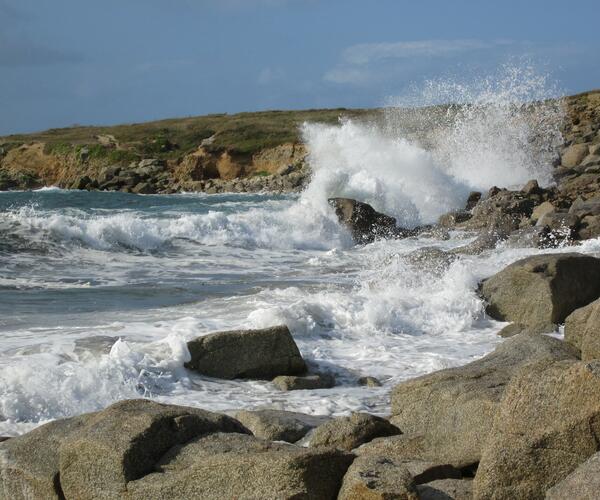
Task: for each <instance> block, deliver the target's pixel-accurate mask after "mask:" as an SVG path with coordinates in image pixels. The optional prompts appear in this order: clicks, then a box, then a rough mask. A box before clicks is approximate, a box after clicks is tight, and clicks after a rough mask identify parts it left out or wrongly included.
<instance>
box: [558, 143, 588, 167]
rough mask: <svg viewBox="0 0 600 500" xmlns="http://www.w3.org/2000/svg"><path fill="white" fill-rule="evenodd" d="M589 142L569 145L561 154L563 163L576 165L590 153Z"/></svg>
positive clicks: (564, 164) (570, 165) (567, 165)
mask: <svg viewBox="0 0 600 500" xmlns="http://www.w3.org/2000/svg"><path fill="white" fill-rule="evenodd" d="M588 153H589V147H588V145H587V144H573V145H571V146H569V147H567V148H566V149H565V150H564V151H563V153H562V155H561V163H562V165H563V166H565V167H567V168H568V167H575V166H577V165H579V164H580V163H581V162H582V160H583V159H584V158H585V157H586V156H587V155H588Z"/></svg>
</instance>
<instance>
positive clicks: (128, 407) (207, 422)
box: [37, 400, 248, 500]
mask: <svg viewBox="0 0 600 500" xmlns="http://www.w3.org/2000/svg"><path fill="white" fill-rule="evenodd" d="M214 432H236V433H244V432H248V431H247V430H246V429H245V428H244V427H243V426H242V425H241V424H240V423H239V422H237V421H236V420H234V419H232V418H230V417H227V416H226V415H221V414H218V413H211V412H208V411H204V410H199V409H196V408H187V407H183V406H170V405H163V404H159V403H155V402H152V401H148V400H128V401H121V402H119V403H116V404H114V405H112V406H110V407H108V408H107V409H105V410H103V411H101V412H98V413H96V414H92V415H90V416H88V417H87V418H86V419H85V421H84V423H83V425H81V426H79V428H78V429H77V430H76V431H75V432H71V433H70V434H69V435H68V436H66V437H65V439H63V440H62V441H61V443H60V448H59V450H58V454H59V469H60V485H61V487H62V491H63V492H64V495H65V498H67V499H71V498H76V499H78V500H87V499H90V500H91V499H96V498H122V496H123V494H124V492H125V491H127V490H128V488H129V486H128V484H129V483H130V482H131V481H135V480H137V479H140V478H142V477H144V476H145V475H147V474H149V473H151V472H153V471H154V469H155V467H156V464H157V463H158V462H159V460H160V459H161V457H163V455H165V453H167V452H168V451H169V450H171V449H172V448H177V447H178V446H180V445H182V444H184V443H186V442H188V441H189V440H191V439H193V438H194V437H197V436H203V435H206V434H210V433H214ZM48 444H50V443H43V442H40V443H37V446H42V447H43V446H48Z"/></svg>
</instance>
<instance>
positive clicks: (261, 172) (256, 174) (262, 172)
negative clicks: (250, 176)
mask: <svg viewBox="0 0 600 500" xmlns="http://www.w3.org/2000/svg"><path fill="white" fill-rule="evenodd" d="M268 175H271V174H269V172H267V171H266V170H259V171H258V172H254V177H267V176H268Z"/></svg>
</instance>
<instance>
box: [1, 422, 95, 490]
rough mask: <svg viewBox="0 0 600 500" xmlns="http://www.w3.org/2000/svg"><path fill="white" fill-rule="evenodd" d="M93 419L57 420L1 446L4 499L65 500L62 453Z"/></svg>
mask: <svg viewBox="0 0 600 500" xmlns="http://www.w3.org/2000/svg"><path fill="white" fill-rule="evenodd" d="M88 418H90V417H89V415H86V416H82V417H74V418H69V419H64V420H56V421H54V422H50V423H49V424H45V425H42V426H41V427H38V428H37V429H34V430H33V431H31V432H28V433H27V434H24V435H22V436H19V437H16V438H12V439H9V440H7V441H4V442H3V443H1V444H0V457H1V459H0V499H2V500H29V499H37V498H43V499H49V500H52V499H56V500H62V499H64V496H63V491H62V488H61V485H60V480H59V474H60V470H59V455H58V450H59V448H60V445H61V443H62V442H63V441H64V439H65V438H66V437H67V436H69V435H70V434H71V433H73V432H75V431H76V430H78V429H79V428H81V427H82V426H83V425H84V424H85V422H86V420H87V419H88Z"/></svg>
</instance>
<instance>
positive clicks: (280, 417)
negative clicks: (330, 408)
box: [235, 410, 331, 443]
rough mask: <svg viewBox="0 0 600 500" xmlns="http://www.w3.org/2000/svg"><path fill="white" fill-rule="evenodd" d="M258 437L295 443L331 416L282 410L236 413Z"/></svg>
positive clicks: (238, 418) (237, 417)
mask: <svg viewBox="0 0 600 500" xmlns="http://www.w3.org/2000/svg"><path fill="white" fill-rule="evenodd" d="M235 418H236V419H237V420H239V421H240V422H241V423H242V424H243V425H244V426H245V427H246V428H247V429H249V430H250V432H252V434H254V436H256V437H257V438H261V439H267V440H269V441H287V442H288V443H295V442H296V441H299V440H300V439H302V438H303V437H304V436H305V435H306V434H307V433H308V432H309V431H311V430H312V429H314V428H315V427H318V426H319V425H322V424H324V423H326V422H328V421H329V420H331V418H330V417H324V416H312V415H305V414H304V413H296V412H291V411H282V410H243V411H239V412H237V413H236V414H235Z"/></svg>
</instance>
